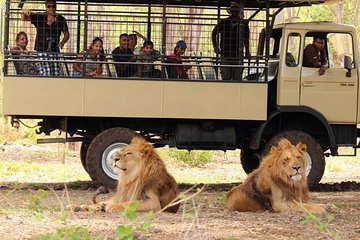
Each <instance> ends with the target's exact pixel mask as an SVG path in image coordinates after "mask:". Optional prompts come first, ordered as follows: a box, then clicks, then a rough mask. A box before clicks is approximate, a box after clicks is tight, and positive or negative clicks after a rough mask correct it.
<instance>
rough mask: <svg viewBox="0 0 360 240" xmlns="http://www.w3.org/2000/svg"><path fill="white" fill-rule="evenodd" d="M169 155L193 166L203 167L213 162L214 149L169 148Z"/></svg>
mask: <svg viewBox="0 0 360 240" xmlns="http://www.w3.org/2000/svg"><path fill="white" fill-rule="evenodd" d="M169 157H171V158H174V159H176V160H179V161H182V162H184V163H186V164H188V165H189V166H192V167H203V166H204V165H205V164H207V163H209V162H211V161H212V160H213V157H214V151H200V150H194V151H191V152H189V151H187V150H178V149H174V148H171V149H169Z"/></svg>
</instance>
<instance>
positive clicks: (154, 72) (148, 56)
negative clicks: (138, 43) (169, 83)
mask: <svg viewBox="0 0 360 240" xmlns="http://www.w3.org/2000/svg"><path fill="white" fill-rule="evenodd" d="M159 57H161V56H160V52H159V51H158V50H154V43H153V42H152V41H150V40H146V41H145V42H144V45H143V48H142V52H141V53H140V55H139V57H138V58H137V62H139V63H154V62H155V61H156V60H157V59H158V58H159ZM136 76H138V77H150V78H158V77H160V76H161V71H160V70H159V69H156V68H155V67H154V65H153V64H139V65H138V66H137V72H136Z"/></svg>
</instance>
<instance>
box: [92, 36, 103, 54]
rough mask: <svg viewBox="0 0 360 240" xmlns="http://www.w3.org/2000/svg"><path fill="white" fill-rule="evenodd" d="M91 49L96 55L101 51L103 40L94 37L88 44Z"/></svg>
mask: <svg viewBox="0 0 360 240" xmlns="http://www.w3.org/2000/svg"><path fill="white" fill-rule="evenodd" d="M90 49H91V51H93V53H94V54H96V55H98V54H100V53H102V52H103V40H102V39H101V38H100V37H95V38H94V39H93V40H92V42H91V45H90Z"/></svg>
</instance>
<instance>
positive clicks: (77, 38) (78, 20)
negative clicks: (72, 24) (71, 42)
mask: <svg viewBox="0 0 360 240" xmlns="http://www.w3.org/2000/svg"><path fill="white" fill-rule="evenodd" d="M77 11H78V12H77V14H78V16H77V36H76V53H79V52H80V44H81V40H80V38H81V2H80V0H79V1H78V10H77Z"/></svg>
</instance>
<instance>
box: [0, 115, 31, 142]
mask: <svg viewBox="0 0 360 240" xmlns="http://www.w3.org/2000/svg"><path fill="white" fill-rule="evenodd" d="M8 121H9V119H6V118H4V117H0V122H1V123H2V124H0V143H3V142H5V141H10V142H22V143H31V144H35V143H36V133H35V130H34V129H33V128H27V127H25V126H22V125H20V126H19V127H17V128H15V127H12V126H10V124H9V123H8ZM24 122H25V123H26V124H27V125H32V126H33V125H36V121H35V120H24Z"/></svg>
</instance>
